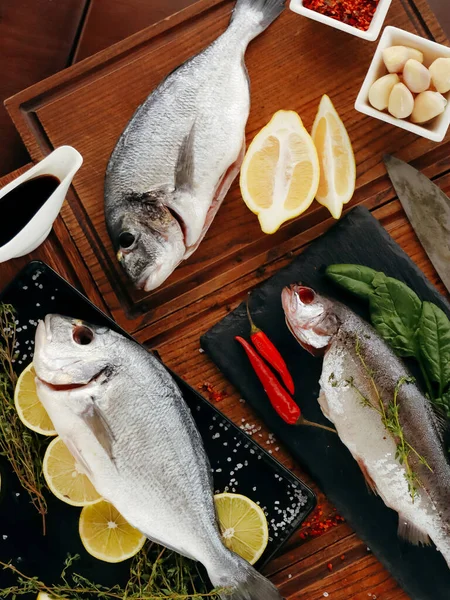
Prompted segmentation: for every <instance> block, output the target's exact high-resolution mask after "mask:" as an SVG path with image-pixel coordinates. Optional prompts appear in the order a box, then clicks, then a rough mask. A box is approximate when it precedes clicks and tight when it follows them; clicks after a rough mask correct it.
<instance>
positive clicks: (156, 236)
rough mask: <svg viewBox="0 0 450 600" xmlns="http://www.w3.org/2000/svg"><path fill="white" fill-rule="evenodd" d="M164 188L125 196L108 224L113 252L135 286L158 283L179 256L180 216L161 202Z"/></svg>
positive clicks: (151, 286)
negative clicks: (115, 214) (122, 206)
mask: <svg viewBox="0 0 450 600" xmlns="http://www.w3.org/2000/svg"><path fill="white" fill-rule="evenodd" d="M163 196H164V191H162V192H153V193H147V194H141V195H133V196H132V197H128V198H127V201H126V204H125V209H124V210H123V211H121V213H120V216H119V218H118V219H117V220H115V223H114V225H113V226H112V227H111V228H110V234H111V238H112V241H113V244H114V247H115V250H116V256H117V259H118V260H119V262H120V264H121V265H122V267H123V268H124V270H125V271H126V273H127V275H128V276H129V277H130V279H131V280H132V281H133V283H134V285H135V286H136V287H137V288H138V289H144V290H145V291H146V292H149V291H151V290H154V289H155V288H157V287H158V286H160V285H161V284H162V283H163V282H164V281H165V280H166V279H167V277H169V275H170V274H171V273H172V272H173V271H174V269H175V268H176V267H177V266H178V265H179V263H180V262H181V261H182V260H183V257H184V254H185V252H186V246H185V236H184V232H183V228H182V225H181V224H180V220H179V219H177V217H176V215H174V214H173V213H172V212H171V211H170V210H169V209H168V208H167V206H166V205H165V204H164V202H163Z"/></svg>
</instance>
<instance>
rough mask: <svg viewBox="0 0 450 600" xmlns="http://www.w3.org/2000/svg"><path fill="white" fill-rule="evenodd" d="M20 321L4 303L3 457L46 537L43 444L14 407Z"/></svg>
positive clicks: (0, 356) (0, 363)
mask: <svg viewBox="0 0 450 600" xmlns="http://www.w3.org/2000/svg"><path fill="white" fill-rule="evenodd" d="M16 333H17V332H16V319H15V315H14V308H13V307H12V306H11V305H10V304H1V303H0V456H4V457H5V458H6V459H7V460H8V461H9V462H10V464H11V467H12V469H13V471H14V473H15V474H16V475H17V477H18V478H19V481H20V483H21V485H22V487H23V488H24V489H25V490H26V491H27V493H28V494H29V496H30V499H31V503H32V504H33V506H34V507H35V508H36V510H37V511H38V513H39V514H40V515H41V517H42V528H43V532H44V535H45V516H46V514H47V503H46V501H45V497H44V495H43V488H44V487H45V483H44V479H43V476H42V458H41V441H40V440H39V438H38V436H37V435H36V434H35V433H33V432H32V431H30V430H28V429H27V428H26V427H25V426H24V425H23V424H22V422H21V421H20V419H19V417H18V415H17V411H16V408H15V406H14V387H15V385H16V383H17V375H16V374H15V372H14V360H15V359H16V358H17V355H18V352H17V351H16V341H17V340H16Z"/></svg>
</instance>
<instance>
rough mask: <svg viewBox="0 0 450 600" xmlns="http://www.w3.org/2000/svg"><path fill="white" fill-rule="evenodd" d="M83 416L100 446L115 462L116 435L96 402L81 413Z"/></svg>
mask: <svg viewBox="0 0 450 600" xmlns="http://www.w3.org/2000/svg"><path fill="white" fill-rule="evenodd" d="M81 417H82V419H83V421H84V422H85V423H86V425H87V426H88V427H89V429H90V430H91V431H92V433H93V434H94V435H95V437H96V439H97V441H98V443H99V444H100V446H101V447H102V448H103V449H104V451H105V452H106V454H107V455H108V456H109V458H110V459H111V460H112V461H113V462H114V456H113V452H112V447H113V443H114V435H113V433H112V431H111V428H110V426H109V425H108V422H107V421H106V419H105V417H104V415H103V413H102V411H101V410H100V408H99V407H98V406H97V405H96V404H95V403H92V404H90V405H89V407H88V408H87V409H86V411H85V412H84V413H83V414H82V415H81Z"/></svg>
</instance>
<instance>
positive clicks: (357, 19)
mask: <svg viewBox="0 0 450 600" xmlns="http://www.w3.org/2000/svg"><path fill="white" fill-rule="evenodd" d="M378 2H379V0H303V6H304V7H305V8H309V9H311V10H314V11H316V12H318V13H320V14H322V15H325V16H326V17H331V18H332V19H337V20H338V21H341V23H346V24H347V25H351V26H352V27H356V28H357V29H361V30H362V31H367V30H368V29H369V27H370V24H371V22H372V19H373V15H374V14H375V11H376V10H377V7H378Z"/></svg>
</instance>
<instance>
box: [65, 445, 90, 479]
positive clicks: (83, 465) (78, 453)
mask: <svg viewBox="0 0 450 600" xmlns="http://www.w3.org/2000/svg"><path fill="white" fill-rule="evenodd" d="M63 441H64V443H65V444H66V446H67V449H68V450H69V452H70V454H71V455H72V456H73V457H74V459H75V460H76V462H77V463H78V464H79V465H80V467H81V468H82V469H83V471H84V472H85V473H86V475H87V476H88V477H89V479H90V480H91V482H92V479H93V473H92V471H91V469H90V467H89V465H88V464H87V462H86V460H85V458H84V456H83V455H82V453H81V451H80V450H79V449H78V448H77V447H76V446H75V444H74V443H73V442H72V441H71V440H63Z"/></svg>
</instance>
